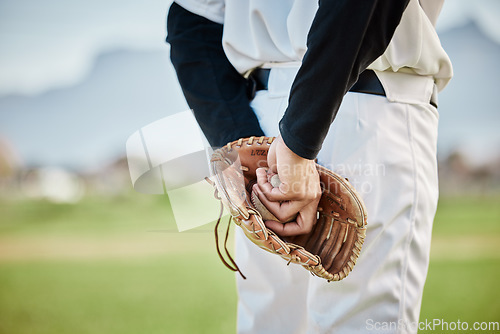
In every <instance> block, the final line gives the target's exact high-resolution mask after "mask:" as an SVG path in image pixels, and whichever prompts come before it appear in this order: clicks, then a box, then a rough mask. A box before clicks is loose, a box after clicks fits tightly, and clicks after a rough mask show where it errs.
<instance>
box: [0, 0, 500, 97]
mask: <svg viewBox="0 0 500 334" xmlns="http://www.w3.org/2000/svg"><path fill="white" fill-rule="evenodd" d="M169 3H170V1H168V0H166V1H165V0H143V1H125V0H85V1H83V0H76V1H62V0H45V1H39V0H7V1H6V0H0V45H1V46H2V47H1V48H0V96H2V95H6V94H12V93H22V94H37V93H40V92H44V91H46V90H48V89H51V88H55V87H60V86H65V85H70V84H74V83H75V82H78V81H80V80H82V79H83V78H84V77H85V75H86V73H87V71H89V69H90V68H91V65H92V63H93V60H94V59H95V57H96V56H97V55H98V54H99V53H101V52H103V51H106V50H112V49H118V48H120V49H134V50H138V49H139V50H152V49H164V48H165V44H164V37H165V16H166V12H167V9H168V7H169ZM468 20H474V21H476V22H477V23H478V25H479V26H480V27H481V28H482V29H483V31H484V32H486V33H487V34H488V35H489V36H490V37H491V38H492V39H494V40H496V41H497V42H498V43H500V1H498V0H475V1H470V0H447V1H445V7H444V9H443V11H442V14H441V17H440V19H439V21H438V27H439V31H446V30H447V29H451V28H454V27H456V26H459V25H463V24H465V23H466V22H467V21H468Z"/></svg>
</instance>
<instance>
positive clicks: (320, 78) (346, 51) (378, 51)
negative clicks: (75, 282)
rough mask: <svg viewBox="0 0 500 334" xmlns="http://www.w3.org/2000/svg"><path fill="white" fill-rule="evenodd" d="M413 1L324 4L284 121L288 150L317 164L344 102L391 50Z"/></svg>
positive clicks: (359, 0)
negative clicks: (363, 77)
mask: <svg viewBox="0 0 500 334" xmlns="http://www.w3.org/2000/svg"><path fill="white" fill-rule="evenodd" d="M408 2H409V0H321V1H320V4H319V8H318V11H317V13H316V16H315V18H314V21H313V23H312V26H311V29H310V31H309V35H308V37H307V48H308V49H307V52H306V54H305V56H304V59H303V62H302V66H301V67H300V69H299V72H298V73H297V76H296V78H295V81H294V83H293V86H292V89H291V92H290V99H289V105H288V108H287V110H286V112H285V115H284V116H283V118H282V119H281V121H280V132H281V136H282V137H283V140H284V141H285V143H286V145H287V146H288V147H289V148H290V149H291V150H292V151H293V152H294V153H296V154H298V155H299V156H301V157H303V158H307V159H314V158H315V157H316V156H317V154H318V153H319V150H320V149H321V145H322V143H323V140H324V139H325V137H326V135H327V133H328V129H329V127H330V124H331V123H332V122H333V120H334V118H335V116H336V114H337V111H338V109H339V107H340V103H341V102H342V98H343V97H344V95H345V94H346V93H347V91H348V90H349V89H350V88H351V87H352V85H353V84H354V83H355V82H356V81H357V79H358V76H359V74H360V73H361V72H362V71H364V70H365V69H366V68H367V67H368V66H369V65H370V64H371V63H372V62H373V61H375V60H376V59H377V58H378V57H379V56H380V55H382V54H383V53H384V51H385V49H386V48H387V46H388V44H389V42H390V40H391V38H392V36H393V35H394V31H395V30H396V27H397V25H398V24H399V22H400V20H401V16H402V15H403V12H404V10H405V8H406V6H407V5H408Z"/></svg>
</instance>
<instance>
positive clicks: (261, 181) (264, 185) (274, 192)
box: [255, 168, 287, 202]
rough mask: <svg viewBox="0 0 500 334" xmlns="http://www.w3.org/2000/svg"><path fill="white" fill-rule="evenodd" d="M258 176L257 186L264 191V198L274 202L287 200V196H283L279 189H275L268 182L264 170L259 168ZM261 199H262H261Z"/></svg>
mask: <svg viewBox="0 0 500 334" xmlns="http://www.w3.org/2000/svg"><path fill="white" fill-rule="evenodd" d="M255 174H256V175H257V185H258V186H259V188H260V190H262V193H263V196H264V197H265V198H266V199H268V200H270V201H273V202H278V201H284V200H286V199H287V198H286V195H285V194H283V193H282V192H281V191H280V189H279V188H274V187H273V185H272V184H271V183H270V182H269V180H268V175H267V172H266V170H265V169H264V168H257V170H256V171H255ZM259 198H260V197H259Z"/></svg>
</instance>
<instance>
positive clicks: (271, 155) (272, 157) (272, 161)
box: [267, 138, 278, 174]
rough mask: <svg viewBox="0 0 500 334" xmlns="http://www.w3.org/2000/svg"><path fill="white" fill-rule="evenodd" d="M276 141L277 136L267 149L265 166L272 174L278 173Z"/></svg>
mask: <svg viewBox="0 0 500 334" xmlns="http://www.w3.org/2000/svg"><path fill="white" fill-rule="evenodd" d="M277 142H278V138H275V139H274V141H273V143H272V144H271V147H269V150H268V151H267V166H268V167H269V171H270V172H271V173H274V174H278V162H277V158H276V144H277Z"/></svg>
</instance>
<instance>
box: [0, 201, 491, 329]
mask: <svg viewBox="0 0 500 334" xmlns="http://www.w3.org/2000/svg"><path fill="white" fill-rule="evenodd" d="M499 202H500V198H499V197H486V198H443V199H441V201H440V205H439V209H438V214H437V217H436V222H435V228H434V236H433V246H432V258H431V265H430V268H429V275H428V280H427V284H426V288H425V291H424V301H423V306H422V312H421V319H429V320H431V319H444V320H445V321H449V322H452V321H457V320H460V321H469V322H471V323H472V322H475V321H479V322H482V321H500V301H499V300H498V298H499V297H500V293H499V292H498V291H499V289H498V285H497V282H498V279H499V278H500V206H499V205H498V204H499ZM167 208H168V205H166V200H165V198H164V197H159V196H158V197H157V196H147V195H140V194H131V195H126V196H125V195H124V196H121V197H117V198H86V199H84V200H83V201H82V202H80V203H78V204H76V205H69V204H64V205H62V204H52V203H48V202H45V201H32V200H31V201H30V200H26V201H2V202H0V217H1V218H0V333H2V334H3V333H9V334H23V333H30V334H38V333H72V334H78V333H106V334H113V333H141V334H142V333H218V334H221V333H234V332H235V326H236V319H235V317H236V300H237V299H236V288H235V283H234V274H233V273H231V272H230V271H229V270H227V269H226V268H225V267H224V266H223V265H222V263H220V261H219V258H218V256H217V254H216V251H215V246H214V241H213V234H212V230H211V227H210V226H209V227H203V228H199V229H197V230H195V231H190V232H184V233H177V232H175V225H174V223H173V221H172V220H171V219H170V213H169V211H168V209H167ZM422 332H425V331H422ZM451 332H453V331H450V333H451ZM434 333H435V332H434ZM488 333H489V332H488Z"/></svg>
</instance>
